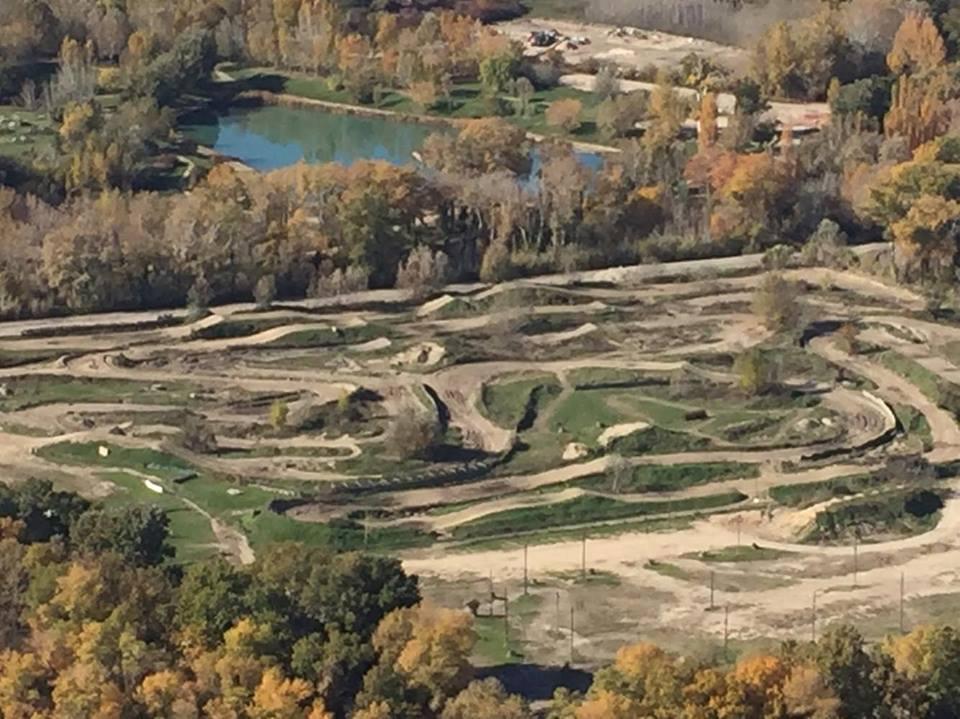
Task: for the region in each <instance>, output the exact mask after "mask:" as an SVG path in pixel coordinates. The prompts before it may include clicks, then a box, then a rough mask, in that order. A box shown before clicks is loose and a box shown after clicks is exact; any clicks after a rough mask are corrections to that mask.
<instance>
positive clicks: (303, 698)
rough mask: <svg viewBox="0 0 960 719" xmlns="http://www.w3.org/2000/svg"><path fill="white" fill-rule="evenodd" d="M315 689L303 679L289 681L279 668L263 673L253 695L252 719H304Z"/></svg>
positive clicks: (272, 668)
mask: <svg viewBox="0 0 960 719" xmlns="http://www.w3.org/2000/svg"><path fill="white" fill-rule="evenodd" d="M312 696H313V687H312V686H311V685H310V683H309V682H306V681H304V680H303V679H287V678H285V677H284V676H283V673H282V672H281V671H280V670H279V669H278V668H277V667H271V668H270V669H267V671H265V672H264V673H263V677H262V678H261V679H260V684H258V685H257V688H256V690H255V691H254V693H253V703H252V705H251V706H250V708H249V710H248V713H249V715H250V719H303V716H304V713H305V711H304V706H305V704H306V703H307V702H308V701H309V699H310V698H311V697H312Z"/></svg>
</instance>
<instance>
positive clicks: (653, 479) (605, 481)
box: [570, 462, 760, 494]
mask: <svg viewBox="0 0 960 719" xmlns="http://www.w3.org/2000/svg"><path fill="white" fill-rule="evenodd" d="M759 474H760V468H759V467H758V466H757V465H755V464H742V463H738V462H712V463H707V464H670V465H638V466H636V467H632V468H631V469H630V473H629V476H627V477H625V478H620V480H619V483H618V489H619V491H620V492H622V493H624V494H629V493H632V492H675V491H678V490H681V489H687V488H689V487H696V486H699V485H702V484H709V483H711V482H721V481H724V480H727V479H744V478H752V477H756V476H759ZM570 484H571V485H572V486H575V487H583V488H584V489H590V490H594V491H598V492H608V491H612V489H613V487H614V478H613V477H612V476H610V475H594V476H592V477H584V478H583V479H578V480H574V481H573V482H571V483H570Z"/></svg>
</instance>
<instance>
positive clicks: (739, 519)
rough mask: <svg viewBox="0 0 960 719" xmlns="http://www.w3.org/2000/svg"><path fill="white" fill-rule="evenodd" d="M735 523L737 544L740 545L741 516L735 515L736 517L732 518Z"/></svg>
mask: <svg viewBox="0 0 960 719" xmlns="http://www.w3.org/2000/svg"><path fill="white" fill-rule="evenodd" d="M733 521H734V522H736V524H737V546H738V547H739V546H740V531H741V530H742V529H743V517H742V516H741V515H739V514H738V515H737V518H736V519H734V520H733Z"/></svg>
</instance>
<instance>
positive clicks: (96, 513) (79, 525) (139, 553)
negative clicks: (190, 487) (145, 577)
mask: <svg viewBox="0 0 960 719" xmlns="http://www.w3.org/2000/svg"><path fill="white" fill-rule="evenodd" d="M169 526H170V520H169V518H168V517H167V514H166V512H164V511H163V510H162V509H160V508H159V507H140V506H135V507H117V508H105V509H90V510H87V511H86V512H84V513H83V514H82V515H80V517H78V518H77V520H76V521H75V522H74V523H73V526H72V527H71V528H70V541H71V542H72V543H73V544H74V545H75V546H76V547H77V549H78V550H79V551H80V552H84V553H87V554H91V555H96V554H102V553H104V552H113V553H115V554H118V555H119V556H121V557H123V559H125V560H126V561H128V562H131V563H133V564H135V565H137V566H141V567H146V566H151V565H155V564H160V563H161V562H163V561H164V560H165V559H167V558H168V557H172V556H173V553H174V552H173V547H171V546H170V545H169V543H168V542H167V539H168V538H169V535H170V531H169Z"/></svg>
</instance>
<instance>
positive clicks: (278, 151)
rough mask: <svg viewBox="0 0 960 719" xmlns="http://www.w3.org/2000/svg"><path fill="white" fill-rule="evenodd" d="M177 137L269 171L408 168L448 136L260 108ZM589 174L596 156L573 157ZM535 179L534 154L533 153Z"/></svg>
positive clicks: (356, 118) (386, 122)
mask: <svg viewBox="0 0 960 719" xmlns="http://www.w3.org/2000/svg"><path fill="white" fill-rule="evenodd" d="M181 129H182V131H183V133H184V134H185V135H186V136H187V137H189V138H191V139H193V140H194V141H196V142H197V143H199V144H201V145H205V146H206V147H210V148H212V149H214V150H216V151H217V152H219V153H221V154H223V155H227V156H229V157H235V158H236V159H238V160H240V161H242V162H244V163H246V164H247V165H250V166H251V167H253V168H255V169H257V170H261V171H264V172H266V171H269V170H276V169H278V168H281V167H287V166H289V165H294V164H296V163H298V162H300V161H301V160H304V161H306V162H308V163H310V164H321V163H326V162H338V163H340V164H342V165H350V164H352V163H354V162H356V161H357V160H385V161H387V162H391V163H393V164H395V165H404V164H406V163H408V162H413V161H414V160H413V155H414V153H415V152H417V151H418V150H419V149H420V148H421V147H422V146H423V143H424V140H426V139H427V137H428V136H429V135H431V134H433V133H435V132H452V130H449V129H444V128H440V127H437V126H431V125H423V124H420V123H416V122H407V121H402V120H396V119H393V118H387V117H373V116H367V115H347V114H342V113H335V112H326V111H324V110H322V109H315V108H306V107H285V106H276V105H264V106H261V107H252V108H251V107H245V108H239V107H238V108H233V109H231V110H229V111H227V112H226V113H224V114H221V115H219V116H217V117H210V118H209V119H208V120H205V121H202V122H197V123H195V124H188V125H185V126H183V127H182V128H181ZM578 157H579V158H580V160H581V162H583V164H584V165H586V166H588V167H589V168H590V169H592V170H597V169H599V168H600V167H601V165H602V164H603V159H602V158H601V157H600V156H599V155H596V154H592V153H580V154H578ZM533 159H534V169H533V172H532V173H531V174H535V173H536V160H537V158H536V152H534V158H533Z"/></svg>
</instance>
